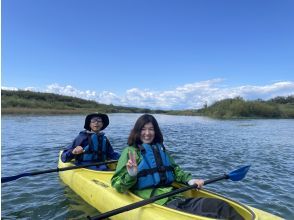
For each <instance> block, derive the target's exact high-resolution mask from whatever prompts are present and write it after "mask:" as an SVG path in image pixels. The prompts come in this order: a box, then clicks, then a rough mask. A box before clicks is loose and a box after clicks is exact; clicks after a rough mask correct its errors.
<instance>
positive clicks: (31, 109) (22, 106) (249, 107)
mask: <svg viewBox="0 0 294 220" xmlns="http://www.w3.org/2000/svg"><path fill="white" fill-rule="evenodd" d="M1 105H2V106H1V107H2V108H1V113H2V114H87V113H89V112H104V113H151V114H154V113H157V114H171V115H192V116H208V117H213V118H220V119H232V118H294V95H291V96H288V97H276V98H273V99H270V100H268V101H263V100H261V99H258V100H255V101H245V100H244V99H243V98H242V97H236V98H233V99H224V100H221V101H217V102H215V103H213V104H212V105H211V106H204V107H203V108H202V109H188V110H177V111H176V110H171V111H167V110H166V111H165V110H150V109H147V108H133V107H124V106H115V105H106V104H100V103H97V102H95V101H89V100H84V99H80V98H75V97H70V96H63V95H57V94H53V93H42V92H32V91H10V90H1Z"/></svg>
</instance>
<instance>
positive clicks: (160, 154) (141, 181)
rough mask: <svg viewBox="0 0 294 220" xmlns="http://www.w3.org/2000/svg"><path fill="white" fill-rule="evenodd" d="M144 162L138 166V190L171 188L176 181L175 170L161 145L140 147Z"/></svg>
mask: <svg viewBox="0 0 294 220" xmlns="http://www.w3.org/2000/svg"><path fill="white" fill-rule="evenodd" d="M139 149H140V152H141V155H142V160H141V162H140V163H139V164H138V174H137V183H136V185H135V186H134V188H136V189H145V188H153V187H160V186H169V185H170V184H171V183H172V182H173V181H174V180H175V178H174V172H173V171H174V169H173V167H172V166H171V162H170V160H169V158H168V156H167V155H166V153H165V148H164V146H163V145H161V144H156V145H150V144H143V145H139Z"/></svg>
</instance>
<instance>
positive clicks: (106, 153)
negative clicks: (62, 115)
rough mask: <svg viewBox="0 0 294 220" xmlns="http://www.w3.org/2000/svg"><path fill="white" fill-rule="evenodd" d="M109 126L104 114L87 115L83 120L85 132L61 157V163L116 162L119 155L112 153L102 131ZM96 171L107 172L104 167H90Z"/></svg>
mask: <svg viewBox="0 0 294 220" xmlns="http://www.w3.org/2000/svg"><path fill="white" fill-rule="evenodd" d="M108 124H109V118H108V116H107V115H106V114H101V113H93V114H89V115H87V117H86V119H85V125H84V128H85V130H83V131H81V132H80V133H79V135H78V136H77V137H76V138H75V139H74V141H73V143H72V144H71V145H70V146H68V147H67V148H66V149H65V150H64V151H63V152H62V155H61V160H62V162H69V161H71V160H72V159H75V160H76V163H77V164H79V165H81V164H87V163H93V162H103V161H105V160H111V159H113V160H117V159H118V158H119V156H120V154H119V153H116V152H114V150H113V148H112V146H111V144H110V142H109V140H108V138H107V137H106V136H105V134H104V133H103V132H101V131H102V130H103V129H105V128H106V127H107V126H108ZM91 168H93V169H96V170H107V169H108V168H107V166H106V165H100V166H99V167H91Z"/></svg>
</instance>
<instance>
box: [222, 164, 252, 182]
mask: <svg viewBox="0 0 294 220" xmlns="http://www.w3.org/2000/svg"><path fill="white" fill-rule="evenodd" d="M249 168H250V165H248V166H244V167H241V168H239V169H237V170H234V171H232V172H230V173H229V174H227V176H228V178H229V179H230V180H232V181H239V180H241V179H243V178H244V177H245V176H246V174H247V172H248V170H249Z"/></svg>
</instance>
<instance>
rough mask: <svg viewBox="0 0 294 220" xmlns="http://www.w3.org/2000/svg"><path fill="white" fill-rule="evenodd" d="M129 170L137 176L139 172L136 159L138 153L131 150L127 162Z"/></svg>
mask: <svg viewBox="0 0 294 220" xmlns="http://www.w3.org/2000/svg"><path fill="white" fill-rule="evenodd" d="M126 167H127V171H128V173H129V175H130V176H137V174H138V167H137V161H136V153H135V152H132V151H129V160H128V162H127V164H126Z"/></svg>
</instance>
